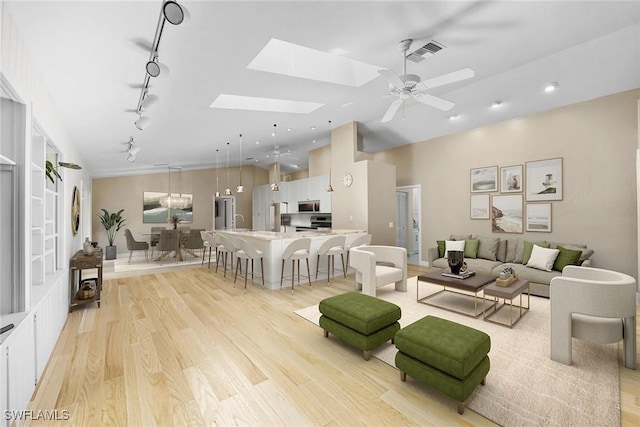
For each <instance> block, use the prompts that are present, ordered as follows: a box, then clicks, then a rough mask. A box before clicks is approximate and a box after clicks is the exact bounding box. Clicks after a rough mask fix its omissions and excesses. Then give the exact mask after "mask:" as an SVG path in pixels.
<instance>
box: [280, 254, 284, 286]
mask: <svg viewBox="0 0 640 427" xmlns="http://www.w3.org/2000/svg"><path fill="white" fill-rule="evenodd" d="M283 279H284V259H283V260H282V269H281V270H280V288H282V280H283Z"/></svg>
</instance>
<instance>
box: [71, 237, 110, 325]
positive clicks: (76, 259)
mask: <svg viewBox="0 0 640 427" xmlns="http://www.w3.org/2000/svg"><path fill="white" fill-rule="evenodd" d="M94 268H96V269H98V282H97V283H96V294H95V295H94V296H93V297H91V298H87V299H79V298H78V295H77V294H78V290H79V289H78V288H79V286H80V284H81V283H82V270H89V269H94ZM70 270H71V271H70V272H69V282H70V283H69V287H70V288H69V313H71V311H72V310H73V309H74V308H75V307H77V306H80V305H84V304H88V303H90V302H96V303H97V304H98V308H100V291H101V290H102V251H101V250H96V251H95V252H94V253H93V254H92V255H85V253H84V251H82V250H79V251H78V252H76V254H75V255H74V256H73V257H72V258H71V261H70ZM76 278H77V280H76Z"/></svg>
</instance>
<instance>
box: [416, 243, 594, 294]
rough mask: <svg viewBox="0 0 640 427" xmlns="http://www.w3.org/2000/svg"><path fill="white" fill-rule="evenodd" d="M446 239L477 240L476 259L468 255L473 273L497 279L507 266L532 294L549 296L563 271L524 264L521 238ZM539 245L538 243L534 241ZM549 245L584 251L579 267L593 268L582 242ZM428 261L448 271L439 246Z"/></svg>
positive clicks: (590, 253) (431, 253)
mask: <svg viewBox="0 0 640 427" xmlns="http://www.w3.org/2000/svg"><path fill="white" fill-rule="evenodd" d="M445 240H478V243H479V244H478V252H477V255H476V257H475V258H470V257H467V256H465V262H466V263H467V267H468V268H469V269H470V270H473V271H477V272H483V273H489V274H493V275H494V276H496V277H498V275H499V274H500V272H501V271H502V270H504V269H505V268H506V267H511V268H512V269H513V270H514V271H515V272H516V274H517V275H518V277H520V278H523V279H526V280H528V281H529V284H530V290H531V294H532V295H538V296H543V297H549V285H550V283H551V279H553V278H554V277H557V276H560V275H561V274H562V273H561V272H560V271H555V270H553V271H543V270H538V269H535V268H531V267H527V266H526V265H525V264H523V263H522V262H523V252H524V242H525V240H529V239H523V238H520V237H494V236H488V237H485V236H473V235H470V234H452V235H450V236H449V238H448V239H445ZM532 243H537V241H532ZM545 243H549V246H550V247H551V248H557V247H558V246H562V247H563V248H569V249H576V250H580V251H581V252H582V254H581V256H580V261H579V265H580V266H582V267H591V266H592V262H591V256H592V255H593V250H592V249H589V248H587V245H585V244H582V243H557V242H545ZM428 258H429V259H428V260H429V266H430V267H437V268H441V269H447V270H448V269H449V264H448V263H447V260H446V259H445V258H443V257H441V256H440V254H439V250H438V248H437V247H433V248H429V253H428Z"/></svg>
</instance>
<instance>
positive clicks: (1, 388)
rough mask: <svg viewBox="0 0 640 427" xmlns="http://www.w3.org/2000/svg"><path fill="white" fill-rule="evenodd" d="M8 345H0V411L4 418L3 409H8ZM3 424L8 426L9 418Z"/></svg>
mask: <svg viewBox="0 0 640 427" xmlns="http://www.w3.org/2000/svg"><path fill="white" fill-rule="evenodd" d="M8 364H9V346H8V345H7V344H6V343H3V344H2V345H0V379H1V382H0V411H2V412H1V413H2V415H3V418H2V419H4V418H5V417H4V414H5V411H6V410H8V409H9V402H8V399H9V395H8V394H7V389H8V388H9V387H8V386H9V370H8V369H7V368H8V366H7V365H8ZM3 424H4V425H5V426H9V425H10V424H9V420H7V421H4V423H3Z"/></svg>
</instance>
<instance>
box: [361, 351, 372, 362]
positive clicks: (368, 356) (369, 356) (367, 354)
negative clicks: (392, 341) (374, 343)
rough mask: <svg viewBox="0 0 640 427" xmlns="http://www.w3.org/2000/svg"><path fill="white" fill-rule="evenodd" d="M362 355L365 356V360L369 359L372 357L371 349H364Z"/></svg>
mask: <svg viewBox="0 0 640 427" xmlns="http://www.w3.org/2000/svg"><path fill="white" fill-rule="evenodd" d="M362 357H364V360H369V359H371V350H369V351H363V352H362Z"/></svg>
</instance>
